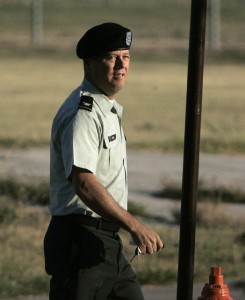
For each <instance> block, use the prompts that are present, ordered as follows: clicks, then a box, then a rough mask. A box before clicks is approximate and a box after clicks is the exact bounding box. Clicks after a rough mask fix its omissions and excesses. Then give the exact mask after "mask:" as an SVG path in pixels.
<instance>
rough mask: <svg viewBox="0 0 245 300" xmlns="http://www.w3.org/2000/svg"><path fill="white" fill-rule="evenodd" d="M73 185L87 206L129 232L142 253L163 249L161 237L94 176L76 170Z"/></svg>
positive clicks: (73, 174) (73, 175)
mask: <svg viewBox="0 0 245 300" xmlns="http://www.w3.org/2000/svg"><path fill="white" fill-rule="evenodd" d="M72 183H73V185H74V188H75V192H76V194H77V195H78V196H79V197H80V198H81V199H82V200H83V202H84V203H85V205H87V206H88V207H89V208H90V209H92V210H93V211H94V212H95V213H97V214H98V215H100V216H101V217H103V218H105V219H108V220H110V221H112V222H114V223H116V224H117V225H119V226H120V227H122V228H123V229H125V230H126V231H128V232H129V233H130V234H131V236H132V238H133V240H134V241H135V243H136V244H137V245H138V246H139V247H140V249H141V251H142V253H153V252H156V251H158V250H160V249H161V248H162V247H163V242H162V241H161V238H160V237H159V235H158V234H157V233H156V232H155V231H153V230H152V229H150V228H148V227H147V226H145V225H144V224H142V223H141V222H140V221H138V220H137V219H136V218H135V217H133V216H132V215H131V214H130V213H129V212H127V211H126V210H125V209H124V208H122V207H121V206H120V205H119V204H118V203H117V202H116V201H115V200H114V199H113V197H112V196H111V195H110V194H109V193H108V191H107V190H106V189H105V188H104V186H103V185H102V184H101V183H100V182H99V181H98V180H97V178H96V176H95V175H94V174H92V173H90V172H87V171H81V169H78V168H75V169H74V170H73V173H72Z"/></svg>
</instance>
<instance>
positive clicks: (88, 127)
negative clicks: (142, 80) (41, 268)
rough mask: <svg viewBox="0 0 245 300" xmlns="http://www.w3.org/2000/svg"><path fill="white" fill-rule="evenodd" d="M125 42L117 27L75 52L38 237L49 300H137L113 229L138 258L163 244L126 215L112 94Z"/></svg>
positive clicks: (126, 52) (127, 35)
mask: <svg viewBox="0 0 245 300" xmlns="http://www.w3.org/2000/svg"><path fill="white" fill-rule="evenodd" d="M131 41H132V33H131V31H130V30H129V29H127V28H125V27H123V26H121V25H119V24H115V23H104V24H101V25H98V26H95V27H93V28H91V29H89V30H88V31H87V32H86V33H85V34H84V36H83V37H82V38H81V39H80V40H79V42H78V44H77V50H76V52H77V56H78V57H79V58H80V59H82V60H83V66H84V80H83V82H82V84H81V86H79V87H78V88H77V89H75V90H74V91H73V92H72V93H71V95H70V96H69V97H68V98H67V99H66V101H65V102H64V103H63V105H62V106H61V107H60V109H59V111H58V113H57V114H56V116H55V118H54V121H53V126H52V134H51V150H50V154H51V159H50V187H51V196H50V212H51V214H52V218H51V221H50V224H49V227H48V230H47V233H46V235H45V239H44V251H45V267H46V271H47V273H48V274H50V275H51V276H52V277H51V282H50V299H51V300H63V299H65V300H73V299H76V300H92V299H93V300H95V299H97V300H106V299H124V300H142V299H144V297H143V294H142V291H141V288H140V285H139V283H138V281H137V279H136V276H135V273H134V272H133V270H132V268H131V266H130V264H129V263H128V262H127V261H126V259H125V258H124V256H123V254H122V243H121V240H120V238H119V236H118V234H117V232H118V230H119V228H123V229H125V230H126V231H128V232H129V233H130V234H131V237H132V239H133V241H134V242H135V244H136V246H138V249H140V252H141V253H142V254H145V253H148V254H153V253H154V252H157V251H159V250H160V249H161V248H162V247H163V242H162V240H161V238H160V237H159V235H158V234H157V233H156V232H155V231H153V230H151V229H150V228H148V227H146V226H145V225H143V224H142V223H141V222H140V221H139V220H137V219H136V218H135V217H134V216H132V215H131V214H130V213H129V212H128V211H127V198H128V195H127V191H128V187H127V160H126V147H125V144H126V142H125V136H124V132H123V129H122V126H121V119H122V107H121V106H120V105H119V104H118V103H117V102H116V100H115V95H116V94H117V93H118V92H119V91H120V90H121V89H122V88H123V86H124V84H125V81H126V78H127V74H128V70H129V65H130V46H131Z"/></svg>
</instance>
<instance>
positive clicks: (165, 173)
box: [0, 148, 245, 300]
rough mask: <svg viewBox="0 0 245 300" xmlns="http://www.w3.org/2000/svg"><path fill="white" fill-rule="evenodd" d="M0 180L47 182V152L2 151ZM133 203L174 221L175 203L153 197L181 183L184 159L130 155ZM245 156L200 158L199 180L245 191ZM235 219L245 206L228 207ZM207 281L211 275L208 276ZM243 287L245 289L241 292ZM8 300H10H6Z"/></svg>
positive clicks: (198, 287) (234, 290) (162, 293)
mask: <svg viewBox="0 0 245 300" xmlns="http://www.w3.org/2000/svg"><path fill="white" fill-rule="evenodd" d="M0 166H1V168H0V177H2V178H8V177H21V178H22V179H28V180H40V179H41V180H43V179H45V180H47V179H48V177H49V151H48V149H47V148H44V149H24V150H11V149H10V150H6V149H0ZM128 166H129V195H130V200H132V201H134V202H135V203H138V204H141V205H144V206H145V207H146V208H147V210H148V211H149V212H150V213H152V214H154V215H157V214H158V216H161V217H162V218H164V219H165V220H166V221H170V220H171V216H170V214H169V211H170V209H169V208H171V205H172V201H170V200H168V199H164V201H163V200H162V199H161V200H159V199H157V198H156V197H154V195H153V193H155V192H157V191H159V190H160V189H161V188H162V186H163V184H164V183H166V182H167V183H169V182H170V183H176V182H181V179H182V156H181V155H174V154H165V153H160V152H150V151H128ZM244 167H245V156H239V157H233V156H225V155H222V156H221V155H209V154H208V155H207V154H201V155H200V168H199V169H200V171H199V178H200V179H202V180H203V181H205V182H209V183H210V185H212V186H213V187H214V186H215V187H218V186H226V187H232V188H233V189H235V188H237V189H241V190H245V184H244V182H245V170H244ZM227 209H229V210H230V211H231V212H232V211H235V212H236V216H238V214H240V215H241V216H244V215H245V205H241V206H236V205H235V206H234V205H232V206H227ZM207 279H208V274H207ZM228 284H229V288H230V293H231V296H232V297H233V300H244V299H245V291H244V286H245V282H244V280H243V282H242V285H241V284H239V282H238V283H237V282H230V281H229V283H228ZM203 286H204V283H203V284H194V290H193V300H195V299H197V298H198V296H200V295H201V291H202V288H203ZM241 286H243V289H242V288H241ZM143 291H144V295H145V298H146V300H164V299H166V300H175V299H176V287H173V286H171V287H165V286H164V287H163V286H158V287H156V286H154V287H149V286H144V287H143ZM18 299H19V300H47V299H48V297H47V296H38V297H31V296H30V297H24V298H18ZM5 300H7V299H5ZM9 300H10V299H9ZM15 300H17V299H15Z"/></svg>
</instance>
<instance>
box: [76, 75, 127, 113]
mask: <svg viewBox="0 0 245 300" xmlns="http://www.w3.org/2000/svg"><path fill="white" fill-rule="evenodd" d="M81 91H83V92H88V93H89V94H91V96H92V97H93V99H94V101H95V102H96V103H97V105H98V106H99V108H100V109H101V111H102V113H103V114H104V115H107V114H108V113H111V112H113V110H116V113H117V115H118V117H119V118H120V119H121V118H122V113H123V107H122V106H121V105H120V104H118V103H117V101H116V100H114V104H113V103H111V101H109V100H108V98H107V97H106V96H105V95H104V94H102V93H101V91H99V90H98V89H97V88H96V87H95V86H93V85H92V84H91V83H90V82H89V81H88V80H87V79H84V80H83V82H82V84H81ZM113 107H114V108H115V109H113Z"/></svg>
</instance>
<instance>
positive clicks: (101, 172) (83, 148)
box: [50, 80, 128, 217]
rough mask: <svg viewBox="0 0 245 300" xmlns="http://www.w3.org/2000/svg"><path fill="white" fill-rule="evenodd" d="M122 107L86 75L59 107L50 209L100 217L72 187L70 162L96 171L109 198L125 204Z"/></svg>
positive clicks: (54, 132)
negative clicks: (109, 98)
mask: <svg viewBox="0 0 245 300" xmlns="http://www.w3.org/2000/svg"><path fill="white" fill-rule="evenodd" d="M122 110H123V109H122V106H120V105H119V104H118V103H117V102H116V101H114V103H111V102H110V101H109V100H108V98H107V97H106V96H105V95H103V94H102V93H101V92H99V91H98V90H97V89H96V88H94V87H93V86H92V85H91V84H90V83H89V82H88V81H86V80H84V81H83V83H82V85H81V86H80V87H78V88H77V89H76V90H74V91H73V92H72V94H71V95H70V96H69V97H68V98H67V99H66V101H65V102H64V103H63V105H62V106H61V107H60V109H59V111H58V113H57V115H56V116H55V118H54V120H53V125H52V133H51V143H50V188H51V193H50V212H51V214H52V215H67V214H76V213H77V214H79V213H83V214H88V215H92V216H94V217H98V215H97V214H96V213H94V212H93V211H91V209H89V208H88V207H86V205H85V204H84V203H83V201H82V199H80V198H79V197H78V196H77V195H76V194H75V192H74V188H73V185H72V183H71V182H70V181H69V176H70V174H71V171H72V166H73V165H74V166H77V167H79V168H84V169H87V170H89V171H91V172H92V173H94V174H95V175H96V177H97V179H98V181H99V182H100V183H101V184H102V185H103V186H104V187H105V188H106V189H107V190H108V192H109V193H110V194H111V195H112V197H113V198H114V199H115V201H117V202H118V203H119V205H121V206H122V207H123V208H125V209H127V197H128V186H127V159H126V140H125V136H124V132H123V129H122V126H121V119H122Z"/></svg>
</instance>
